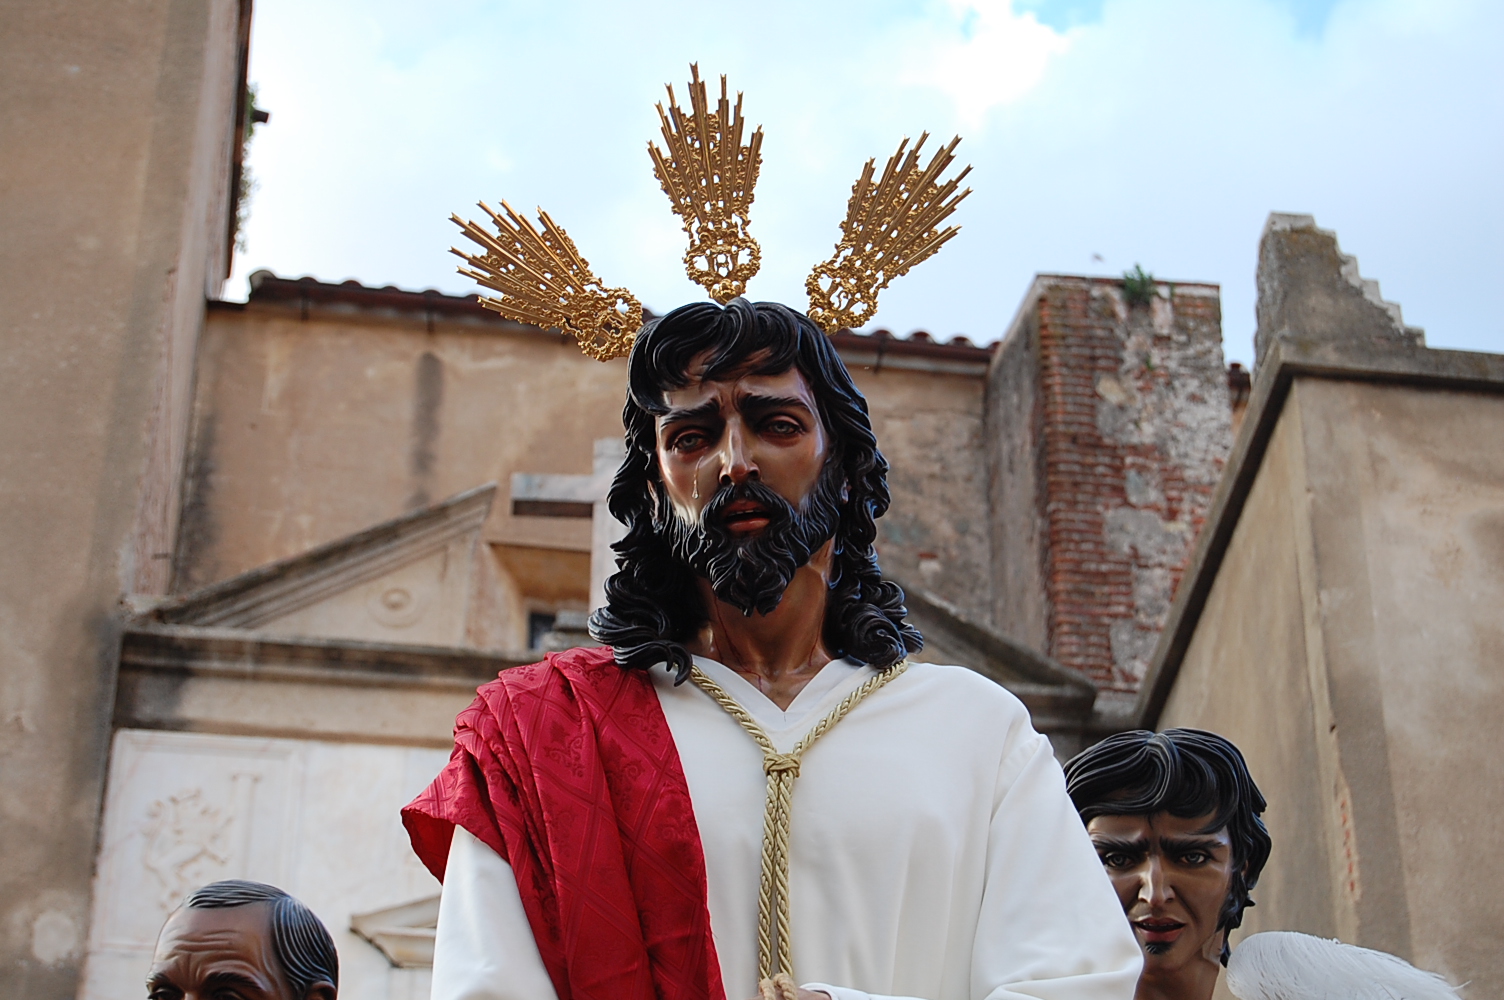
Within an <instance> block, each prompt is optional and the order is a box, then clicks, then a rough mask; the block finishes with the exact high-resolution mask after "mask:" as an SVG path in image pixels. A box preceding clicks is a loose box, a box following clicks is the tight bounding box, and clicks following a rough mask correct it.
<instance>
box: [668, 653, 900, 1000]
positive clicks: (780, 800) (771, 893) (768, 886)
mask: <svg viewBox="0 0 1504 1000" xmlns="http://www.w3.org/2000/svg"><path fill="white" fill-rule="evenodd" d="M908 667H909V661H908V660H904V661H903V662H902V663H899V664H897V665H896V666H893V667H889V668H888V669H887V670H884V671H882V672H881V673H879V674H875V675H874V676H872V677H869V678H867V680H866V681H864V682H863V683H862V686H861V687H859V688H857V689H856V690H855V691H853V692H851V693H850V694H848V695H847V696H846V697H845V698H842V699H841V703H840V704H839V705H837V706H836V707H835V708H834V709H832V710H831V712H830V714H829V715H827V716H826V717H825V718H823V719H821V720H820V721H819V722H817V723H815V726H814V728H813V729H811V730H810V731H809V732H807V733H805V734H804V738H803V739H802V740H800V741H799V743H798V744H797V745H796V746H795V747H794V749H793V750H792V751H790V752H789V753H779V752H778V750H777V749H776V748H775V747H774V746H773V741H772V740H770V739H768V734H767V733H765V732H763V728H762V727H761V726H759V725H758V724H757V720H756V719H753V718H752V716H751V715H750V714H749V713H748V712H747V710H746V709H745V708H742V706H740V705H738V704H737V703H736V701H735V700H734V699H733V698H732V697H731V696H730V695H729V694H727V693H726V692H725V690H724V689H723V688H722V687H721V686H720V685H719V684H717V683H716V682H715V681H713V680H711V679H710V677H709V676H708V675H706V673H705V672H704V671H703V670H701V669H700V668H699V667H692V668H691V669H690V674H689V677H690V680H692V681H694V683H695V685H696V686H697V687H698V688H700V690H702V691H704V692H705V693H706V694H708V695H710V697H711V698H712V699H713V700H714V701H715V703H716V704H717V705H719V706H721V708H723V709H725V711H726V714H727V715H729V716H731V717H732V718H733V719H735V720H736V721H737V722H738V723H740V724H741V727H742V728H743V729H745V730H746V731H747V735H749V736H751V737H752V739H753V740H754V741H755V742H756V743H757V746H758V748H759V749H761V750H762V769H763V773H765V774H766V775H767V776H768V798H767V810H766V811H765V812H764V813H763V825H762V875H761V878H760V879H759V881H758V891H757V978H758V979H759V980H762V986H761V989H762V993H763V997H765V998H767V997H769V995H770V994H769V991H770V990H772V991H773V992H772V994H771V997H772V998H773V1000H785V993H784V992H783V987H784V985H785V984H786V985H787V986H788V987H789V988H790V989H791V990H792V989H793V982H794V980H793V976H794V962H793V957H792V956H793V930H792V927H791V920H790V917H789V822H790V820H791V818H792V816H793V806H794V779H795V778H797V777H799V763H800V761H801V760H802V759H803V757H804V752H805V751H806V750H808V749H809V748H810V747H811V746H812V745H813V744H814V742H815V741H816V740H818V739H819V738H820V737H822V736H824V735H825V734H826V733H828V732H830V730H831V727H833V726H834V725H835V724H836V723H837V722H840V721H841V720H842V719H843V718H845V717H846V714H847V713H848V712H850V711H851V710H852V709H853V708H855V707H856V706H857V704H858V703H860V702H861V700H862V699H863V698H865V697H867V696H868V695H869V694H871V693H872V692H874V691H876V690H877V689H878V688H880V687H882V686H883V685H884V684H887V683H888V682H889V681H891V680H893V679H894V678H896V677H898V675H899V674H901V673H903V672H904V671H905V670H907V669H908ZM775 945H776V952H777V954H776V959H775V954H774V952H775ZM775 962H776V964H775ZM795 996H796V993H794V992H789V993H787V994H786V998H787V1000H794V998H795Z"/></svg>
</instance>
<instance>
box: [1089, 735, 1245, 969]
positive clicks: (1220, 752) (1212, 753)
mask: <svg viewBox="0 0 1504 1000" xmlns="http://www.w3.org/2000/svg"><path fill="white" fill-rule="evenodd" d="M1065 784H1066V791H1067V792H1068V793H1069V794H1070V797H1071V802H1072V803H1073V804H1074V805H1075V807H1076V811H1077V812H1078V813H1080V814H1081V822H1083V823H1088V822H1090V821H1091V820H1092V819H1093V818H1094V817H1097V816H1149V815H1152V814H1154V813H1160V812H1167V813H1169V814H1170V815H1172V816H1179V817H1181V818H1183V819H1188V818H1193V817H1196V816H1205V815H1206V814H1208V813H1211V814H1212V815H1213V819H1212V821H1211V823H1210V824H1208V827H1207V828H1208V829H1209V830H1220V829H1222V828H1223V827H1226V828H1227V836H1228V839H1229V840H1231V841H1232V860H1233V866H1232V867H1233V872H1232V883H1231V885H1229V886H1228V891H1227V902H1225V903H1224V904H1223V906H1222V914H1221V917H1220V919H1219V920H1218V923H1217V929H1218V930H1229V931H1230V930H1232V929H1233V928H1235V927H1238V926H1240V925H1241V924H1242V923H1243V911H1244V910H1246V909H1247V908H1248V907H1250V906H1252V905H1253V899H1252V897H1251V895H1250V893H1252V891H1253V887H1254V886H1256V885H1257V884H1258V881H1259V874H1260V873H1261V872H1263V870H1264V863H1265V862H1266V861H1268V860H1269V850H1270V847H1271V846H1272V842H1271V841H1270V839H1269V831H1268V829H1267V828H1265V826H1264V821H1263V820H1262V819H1260V818H1259V817H1260V815H1261V814H1262V813H1263V811H1264V809H1265V807H1266V803H1265V802H1264V796H1263V793H1261V792H1260V791H1259V786H1258V785H1256V784H1254V782H1253V776H1252V775H1250V774H1249V773H1248V765H1247V764H1246V763H1245V762H1244V760H1243V754H1242V753H1241V752H1240V751H1239V750H1238V748H1237V747H1236V746H1234V745H1233V744H1232V743H1231V742H1229V741H1228V740H1226V739H1224V738H1223V737H1221V736H1218V735H1217V734H1216V733H1208V732H1205V731H1203V730H1200V729H1166V730H1165V731H1164V732H1162V733H1151V732H1149V731H1148V730H1146V729H1135V730H1133V731H1132V732H1127V733H1117V734H1115V735H1113V736H1109V737H1107V739H1105V740H1103V741H1102V742H1100V743H1098V744H1096V745H1095V746H1091V747H1087V748H1086V749H1085V750H1083V751H1081V752H1080V753H1078V754H1077V755H1076V756H1074V757H1072V758H1071V759H1070V760H1069V761H1068V762H1067V763H1066V765H1065ZM1227 956H1228V946H1227V941H1226V939H1225V938H1224V939H1223V942H1222V964H1223V965H1226V964H1227Z"/></svg>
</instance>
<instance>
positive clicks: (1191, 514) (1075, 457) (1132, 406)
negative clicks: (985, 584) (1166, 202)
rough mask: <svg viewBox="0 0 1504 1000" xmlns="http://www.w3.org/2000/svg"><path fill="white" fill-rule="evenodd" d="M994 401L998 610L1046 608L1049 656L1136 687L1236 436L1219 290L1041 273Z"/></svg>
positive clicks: (1001, 362)
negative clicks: (1131, 290)
mask: <svg viewBox="0 0 1504 1000" xmlns="http://www.w3.org/2000/svg"><path fill="white" fill-rule="evenodd" d="M1026 386H1027V387H1028V388H1025V387H1026ZM1031 394H1037V396H1036V398H1035V399H1034V401H1033V402H1032V403H1031V402H1030V398H1029V397H1030V395H1031ZM988 407H989V418H990V420H991V426H992V427H995V428H996V432H995V440H994V441H992V442H990V444H989V454H988V460H989V461H991V462H992V463H993V467H994V469H995V472H994V474H993V477H992V479H993V482H994V484H995V486H996V487H998V488H999V489H1001V491H1002V492H1000V493H999V494H996V495H995V500H996V501H997V515H996V516H997V518H998V521H997V524H998V526H999V527H998V529H997V530H998V535H999V537H998V539H997V541H995V543H994V551H995V552H996V553H997V555H996V557H995V561H994V567H995V568H994V577H995V579H996V580H997V587H998V591H997V594H996V596H995V602H996V607H997V610H996V611H995V612H994V617H995V620H997V621H999V622H1001V623H1007V625H1006V627H1010V628H1011V627H1019V628H1023V629H1025V630H1028V631H1029V632H1033V631H1034V630H1037V629H1038V628H1039V625H1038V621H1039V618H1040V617H1041V611H1042V617H1043V618H1044V629H1043V631H1044V633H1045V635H1044V637H1043V638H1044V643H1043V648H1044V650H1045V652H1047V653H1049V654H1050V655H1051V656H1054V657H1055V658H1056V659H1057V660H1059V661H1060V662H1061V663H1064V664H1066V665H1068V666H1072V667H1076V668H1078V669H1080V670H1082V671H1084V672H1086V673H1087V674H1088V675H1089V676H1090V677H1092V678H1093V679H1094V680H1095V681H1096V682H1097V683H1098V684H1099V685H1100V686H1101V687H1102V688H1103V690H1104V691H1107V692H1118V693H1121V694H1131V693H1132V692H1133V691H1135V690H1136V689H1137V687H1138V683H1139V680H1140V678H1142V676H1143V674H1144V670H1145V669H1146V667H1147V664H1148V660H1149V656H1150V655H1151V653H1152V652H1153V650H1154V645H1155V642H1156V641H1157V640H1158V637H1159V632H1160V630H1161V628H1162V627H1163V624H1164V621H1165V616H1166V614H1167V612H1168V610H1169V605H1170V600H1171V597H1172V596H1173V594H1174V592H1175V587H1176V584H1177V583H1178V582H1179V576H1180V573H1181V570H1182V569H1183V567H1184V565H1185V561H1186V558H1187V557H1188V555H1189V552H1190V545H1191V542H1192V540H1193V539H1194V538H1195V535H1196V532H1197V530H1198V529H1199V528H1200V525H1201V520H1202V518H1203V517H1204V515H1205V512H1206V508H1207V505H1208V502H1209V500H1210V497H1211V493H1212V490H1213V488H1214V487H1215V485H1216V482H1217V479H1218V477H1219V476H1220V474H1221V471H1222V465H1223V462H1224V460H1225V457H1226V454H1227V451H1228V449H1229V448H1230V446H1231V427H1230V424H1231V411H1230V407H1229V402H1228V390H1227V371H1226V369H1225V367H1224V365H1223V361H1222V336H1221V311H1220V301H1219V297H1218V294H1217V289H1216V287H1215V286H1210V285H1200V284H1180V283H1174V282H1159V283H1158V284H1157V285H1155V287H1154V289H1153V294H1152V296H1151V297H1150V300H1149V301H1148V302H1147V303H1144V304H1139V305H1131V304H1130V303H1129V302H1128V301H1127V299H1126V298H1125V297H1124V293H1123V288H1122V282H1121V281H1115V280H1110V279H1100V278H1077V277H1067V276H1041V277H1040V278H1038V279H1037V280H1036V281H1035V284H1034V285H1033V286H1032V287H1031V289H1030V290H1029V293H1028V295H1027V296H1026V298H1025V300H1024V303H1023V305H1022V306H1021V307H1020V310H1019V316H1018V318H1017V319H1016V320H1015V321H1014V323H1013V325H1012V327H1011V328H1010V332H1009V334H1008V336H1007V338H1006V339H1005V341H1004V344H1003V346H1002V347H1001V349H1000V350H999V351H998V353H997V355H996V359H995V361H994V363H993V371H992V374H991V392H990V393H989V402H988ZM1031 460H1032V461H1031ZM1031 464H1032V468H1033V469H1034V470H1037V471H1035V473H1034V475H1035V476H1037V479H1036V480H1035V486H1034V488H1033V489H1032V490H1031V489H1029V487H1028V485H1027V482H1028V477H1029V469H1030V468H1031ZM1031 492H1032V494H1033V496H1032V504H1033V509H1032V510H1029V509H1026V507H1025V505H1026V504H1029V503H1030V502H1031V498H1030V496H1029V494H1030V493H1031ZM1031 553H1032V563H1033V565H1037V566H1038V567H1039V570H1038V573H1039V576H1040V577H1041V578H1042V583H1043V587H1042V588H1040V587H1038V586H1036V585H1035V584H1034V578H1033V576H1032V573H1033V572H1034V571H1033V570H1032V569H1031V568H1030V566H1029V563H1030V561H1031ZM1041 589H1042V592H1043V601H1044V604H1043V607H1042V608H1041V606H1040V600H1041V598H1040V591H1041ZM1015 623H1016V624H1015ZM1031 638H1032V636H1031Z"/></svg>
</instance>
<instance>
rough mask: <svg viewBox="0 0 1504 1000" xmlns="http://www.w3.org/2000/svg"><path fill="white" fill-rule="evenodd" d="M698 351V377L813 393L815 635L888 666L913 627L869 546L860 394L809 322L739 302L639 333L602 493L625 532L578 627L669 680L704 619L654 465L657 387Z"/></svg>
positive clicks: (681, 379) (872, 517)
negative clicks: (823, 605) (826, 545)
mask: <svg viewBox="0 0 1504 1000" xmlns="http://www.w3.org/2000/svg"><path fill="white" fill-rule="evenodd" d="M701 355H704V356H705V357H704V359H703V360H704V369H703V371H702V373H701V374H700V377H701V378H703V379H707V380H714V379H722V378H725V377H727V376H728V375H731V374H733V373H735V374H741V373H744V372H745V373H750V374H757V375H778V374H782V373H783V372H786V371H788V370H789V369H791V368H797V369H798V370H799V372H800V374H802V375H803V376H804V378H805V380H806V381H807V382H808V383H809V386H810V389H811V390H812V391H813V393H814V396H815V400H816V402H817V404H818V407H819V410H820V419H821V421H822V422H823V423H824V425H825V429H826V431H827V432H828V433H829V435H830V438H831V440H832V448H831V453H830V456H829V458H828V459H827V464H826V469H825V473H824V474H822V476H821V477H820V479H821V482H820V484H819V485H817V487H816V491H815V493H816V494H819V495H818V496H812V497H811V498H810V503H811V504H813V505H815V506H821V505H828V506H830V507H831V508H832V510H831V513H832V514H833V515H834V517H835V521H836V525H837V526H836V529H835V533H834V536H833V537H834V539H835V546H834V552H833V567H832V576H831V582H830V587H831V592H830V600H829V602H828V604H827V609H826V616H825V630H824V636H825V643H826V645H827V647H829V649H830V651H831V653H832V654H833V655H835V656H849V657H851V658H853V659H856V660H859V661H861V662H864V663H869V664H871V665H872V666H875V667H880V668H887V667H890V666H892V665H893V664H895V663H897V662H899V661H900V660H902V659H903V658H904V656H905V655H907V654H908V653H910V652H913V651H917V650H918V649H920V648H921V647H922V646H923V644H924V640H923V638H922V637H921V636H920V634H919V630H918V629H916V628H914V627H913V626H912V625H909V624H907V623H906V622H905V621H904V616H905V615H907V614H908V612H907V610H906V609H905V608H904V606H903V591H902V590H901V589H899V587H898V585H897V584H895V583H893V582H891V581H889V580H884V579H883V577H882V573H881V571H880V570H879V569H878V566H877V555H876V552H875V550H874V548H873V542H874V541H875V540H876V538H877V525H876V523H875V522H876V520H877V518H879V517H881V516H882V515H883V514H884V513H885V512H886V511H887V509H888V503H889V495H888V480H887V474H888V463H887V461H886V460H884V458H883V456H882V454H881V453H880V452H879V451H878V450H877V438H876V437H875V436H874V435H873V433H872V421H871V419H870V418H869V416H868V413H867V401H866V400H865V399H864V398H863V397H862V394H861V393H860V392H858V391H857V388H856V386H855V385H854V384H853V383H852V381H851V375H850V374H849V373H848V372H847V371H846V366H845V365H844V364H843V363H842V362H841V359H840V357H839V356H838V355H837V354H836V350H835V348H834V347H833V346H832V345H831V343H830V338H829V337H827V336H826V335H825V334H824V333H822V332H821V331H820V329H819V328H818V327H816V326H815V325H814V324H813V323H812V322H811V321H810V319H809V317H807V316H805V315H803V314H802V313H798V312H795V311H794V310H792V309H790V308H788V307H787V306H783V305H779V304H778V303H775V302H758V303H752V302H748V301H747V300H746V299H742V298H737V299H733V300H732V301H731V302H729V303H727V304H726V305H724V306H721V305H718V304H716V303H714V302H697V303H694V304H692V305H687V306H681V307H680V308H678V309H675V310H674V311H673V312H671V313H669V314H668V315H666V316H663V317H662V318H660V319H656V320H653V321H651V322H649V323H647V324H645V325H644V326H643V328H642V330H641V331H639V332H638V334H637V341H636V343H635V345H634V346H633V348H632V356H631V360H630V362H629V376H628V379H629V381H628V389H627V403H626V407H625V409H624V410H623V411H622V423H623V425H624V426H625V428H626V449H627V455H626V459H625V460H624V461H623V462H622V465H621V468H620V469H619V470H618V471H617V473H616V478H615V480H614V481H613V482H612V484H611V490H610V493H609V494H608V497H607V502H608V504H609V505H610V508H611V513H612V515H613V516H615V517H616V519H617V520H619V521H621V522H622V523H623V524H624V525H626V526H627V532H626V535H625V536H624V537H623V538H622V540H621V541H619V542H617V543H616V544H615V545H614V546H613V548H614V549H615V550H616V553H617V558H616V565H617V573H616V574H615V575H614V576H612V577H611V578H610V579H609V580H607V581H606V605H605V607H603V608H600V609H599V610H597V611H596V612H595V614H594V615H592V616H591V618H590V634H591V635H592V636H593V637H594V638H595V639H596V640H597V641H598V642H602V643H605V644H606V645H608V646H611V647H612V649H613V650H614V651H615V654H616V662H617V663H618V664H619V665H620V666H622V667H627V668H636V669H646V668H648V667H651V666H653V665H655V664H658V663H664V662H667V663H668V664H669V666H670V667H671V668H672V669H674V670H675V671H676V672H677V674H678V677H679V680H680V681H683V680H684V679H686V678H687V677H688V676H689V669H690V665H691V659H690V654H689V651H688V650H686V649H685V648H684V646H683V643H684V642H685V641H686V640H688V639H689V638H690V637H691V636H693V635H694V634H695V632H697V631H698V630H699V628H700V627H701V626H702V625H703V624H704V623H705V622H706V621H707V620H708V610H707V609H706V607H705V606H704V602H703V600H702V599H701V596H700V591H699V589H698V587H697V586H696V582H695V579H696V578H695V573H694V571H693V570H692V569H691V568H690V567H689V565H688V563H687V562H686V561H685V560H684V559H683V558H681V557H679V556H677V555H675V551H674V546H673V532H674V530H675V529H674V528H673V519H674V518H675V517H676V516H677V515H675V514H673V513H672V512H671V510H670V509H669V506H668V495H667V491H666V490H665V489H664V486H663V480H662V477H661V475H660V472H659V469H658V458H657V428H656V418H657V417H658V416H660V415H662V414H664V413H667V412H668V410H669V407H668V404H667V403H666V402H665V401H664V393H665V392H666V391H668V390H670V389H677V388H682V387H684V386H686V385H688V384H689V383H690V382H691V376H690V375H689V367H690V363H691V362H692V361H693V360H695V359H696V358H699V357H700V356H701ZM774 544H777V543H776V540H774ZM819 544H823V539H822V540H820V541H819ZM806 558H807V556H806ZM773 604H774V606H776V601H774V602H773ZM743 610H744V611H748V610H749V609H745V608H744V609H743ZM756 610H759V611H762V612H763V613H766V612H767V611H769V610H771V607H758V608H757V609H756Z"/></svg>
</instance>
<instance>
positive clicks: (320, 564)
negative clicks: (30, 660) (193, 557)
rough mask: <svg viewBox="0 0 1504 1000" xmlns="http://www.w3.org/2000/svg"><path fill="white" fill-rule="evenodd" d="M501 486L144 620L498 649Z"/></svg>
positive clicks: (217, 586) (384, 525)
mask: <svg viewBox="0 0 1504 1000" xmlns="http://www.w3.org/2000/svg"><path fill="white" fill-rule="evenodd" d="M496 491H497V490H496V484H494V483H489V484H487V485H485V486H480V487H477V488H476V489H473V490H468V491H466V492H464V493H460V494H457V495H455V496H453V497H450V498H449V499H447V500H444V501H441V502H439V503H436V504H431V505H429V506H427V507H424V508H422V509H420V510H416V511H413V512H412V513H410V514H404V515H402V516H400V517H395V518H392V519H391V520H389V521H383V522H381V523H380V524H377V525H374V526H372V527H370V528H367V529H365V530H363V531H359V532H356V533H355V534H353V535H347V536H346V537H344V538H340V539H336V540H335V541H332V542H328V543H326V544H324V545H320V546H318V547H316V548H313V549H310V550H308V551H307V552H304V553H301V554H299V555H296V556H292V557H290V558H287V559H281V560H278V561H276V562H273V563H268V564H267V565H265V566H259V567H257V568H255V569H252V570H248V571H247V572H244V573H241V574H239V575H238V576H234V577H231V578H230V579H228V580H223V581H220V582H219V583H214V584H211V585H209V586H207V587H203V588H201V589H199V590H196V591H192V592H191V593H188V594H183V595H181V596H178V597H174V598H170V599H168V600H167V601H165V602H162V603H160V604H157V605H156V606H155V607H153V608H152V609H150V610H149V611H148V612H146V614H145V615H144V616H143V618H144V619H145V620H146V621H148V622H159V623H162V624H166V625H186V626H195V627H199V628H216V629H226V628H230V629H249V630H255V631H257V632H261V633H266V634H271V635H279V636H291V637H308V638H319V639H358V640H366V641H374V642H397V643H403V644H409V645H431V646H464V647H470V648H477V649H494V648H498V647H499V645H500V642H499V637H496V636H493V635H491V634H490V633H491V630H492V629H493V628H494V625H493V623H494V622H495V621H496V619H497V615H496V614H495V613H494V610H495V609H494V607H493V606H494V604H495V602H496V600H497V597H496V593H497V571H496V566H495V562H494V559H493V557H492V555H491V553H490V550H489V547H488V546H487V545H486V544H485V540H484V538H483V537H482V533H481V526H482V525H483V524H484V523H485V520H486V517H487V515H488V514H489V513H490V510H491V504H492V501H493V500H494V499H495V497H496Z"/></svg>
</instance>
